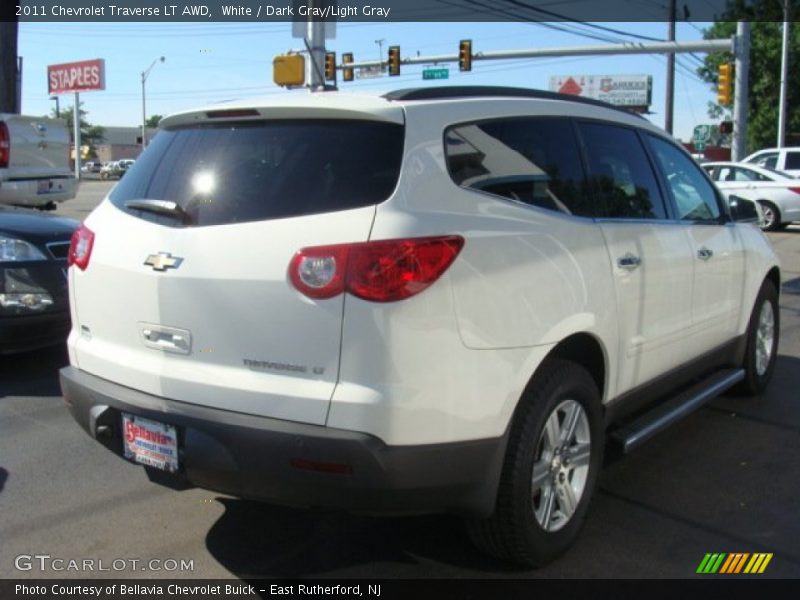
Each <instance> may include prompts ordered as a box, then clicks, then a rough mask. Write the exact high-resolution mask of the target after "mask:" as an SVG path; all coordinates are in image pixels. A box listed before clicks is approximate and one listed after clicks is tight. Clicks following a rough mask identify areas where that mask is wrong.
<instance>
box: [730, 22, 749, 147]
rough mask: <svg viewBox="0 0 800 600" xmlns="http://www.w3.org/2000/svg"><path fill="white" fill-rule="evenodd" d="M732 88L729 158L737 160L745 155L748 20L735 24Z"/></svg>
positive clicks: (747, 90)
mask: <svg viewBox="0 0 800 600" xmlns="http://www.w3.org/2000/svg"><path fill="white" fill-rule="evenodd" d="M734 55H735V56H736V64H735V66H734V77H735V80H734V89H733V140H732V143H731V160H733V161H739V160H742V159H743V158H744V157H745V156H747V112H748V103H749V101H748V92H749V89H748V88H749V85H750V83H749V77H748V71H749V70H750V21H739V22H738V23H737V24H736V37H735V38H734Z"/></svg>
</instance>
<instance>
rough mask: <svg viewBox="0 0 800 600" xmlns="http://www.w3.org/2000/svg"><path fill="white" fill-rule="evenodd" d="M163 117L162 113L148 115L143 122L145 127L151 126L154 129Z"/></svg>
mask: <svg viewBox="0 0 800 600" xmlns="http://www.w3.org/2000/svg"><path fill="white" fill-rule="evenodd" d="M163 118H164V115H150V116H149V117H147V121H145V122H144V124H145V125H147V127H152V128H153V129H155V128H156V127H158V124H159V123H160V122H161V119H163Z"/></svg>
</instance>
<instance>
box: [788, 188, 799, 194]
mask: <svg viewBox="0 0 800 600" xmlns="http://www.w3.org/2000/svg"><path fill="white" fill-rule="evenodd" d="M789 191H790V192H794V193H795V194H800V187H790V188H789Z"/></svg>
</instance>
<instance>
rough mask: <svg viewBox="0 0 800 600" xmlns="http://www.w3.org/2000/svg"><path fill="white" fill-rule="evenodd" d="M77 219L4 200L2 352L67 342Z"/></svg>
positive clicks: (0, 215) (0, 212)
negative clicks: (71, 257)
mask: <svg viewBox="0 0 800 600" xmlns="http://www.w3.org/2000/svg"><path fill="white" fill-rule="evenodd" d="M78 225H79V223H78V221H75V220H73V219H65V218H62V217H57V216H55V215H50V214H44V213H41V212H38V211H34V210H29V209H22V208H12V207H8V206H0V354H11V353H14V352H25V351H28V350H34V349H36V348H43V347H45V346H52V345H55V344H59V343H61V342H63V341H64V340H65V339H66V338H67V334H68V333H69V329H70V317H69V301H68V292H67V254H68V253H69V244H70V239H71V237H72V232H73V231H75V229H76V228H77V227H78Z"/></svg>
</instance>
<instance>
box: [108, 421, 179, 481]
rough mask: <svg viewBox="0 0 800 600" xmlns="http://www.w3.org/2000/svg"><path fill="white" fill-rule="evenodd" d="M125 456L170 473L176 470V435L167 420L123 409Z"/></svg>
mask: <svg viewBox="0 0 800 600" xmlns="http://www.w3.org/2000/svg"><path fill="white" fill-rule="evenodd" d="M122 441H123V445H124V448H125V458H128V459H131V460H133V461H134V462H137V463H140V464H142V465H147V466H148V467H155V468H157V469H161V470H163V471H167V472H169V473H175V472H177V471H178V435H177V432H176V430H175V427H174V426H172V425H167V424H166V423H159V422H157V421H151V420H150V419H143V418H142V417H136V416H134V415H128V414H125V413H122Z"/></svg>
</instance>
